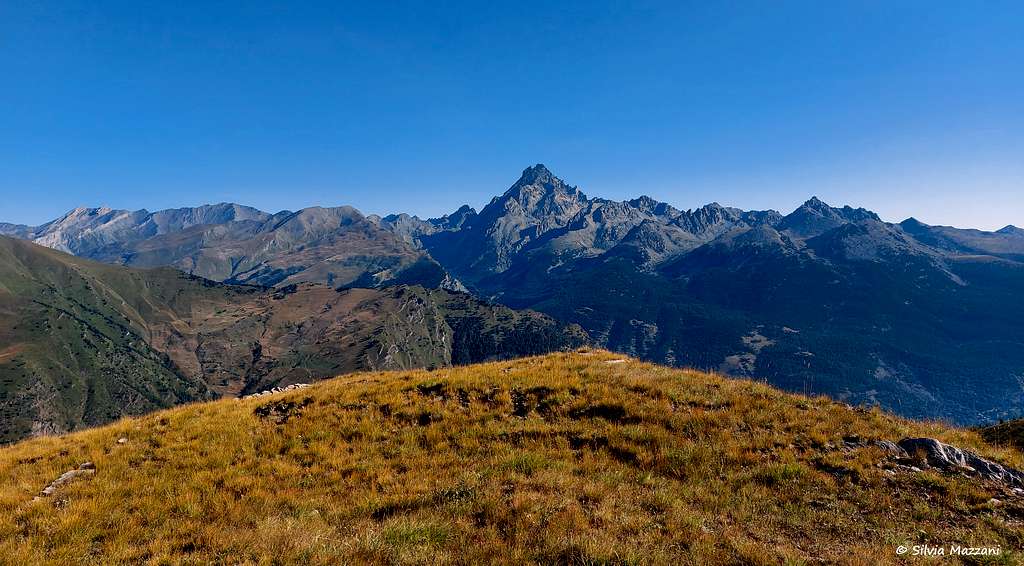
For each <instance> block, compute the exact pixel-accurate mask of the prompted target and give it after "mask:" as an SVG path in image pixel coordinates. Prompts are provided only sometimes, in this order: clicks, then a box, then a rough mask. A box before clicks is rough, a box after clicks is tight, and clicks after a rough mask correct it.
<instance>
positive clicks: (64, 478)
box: [32, 462, 96, 501]
mask: <svg viewBox="0 0 1024 566" xmlns="http://www.w3.org/2000/svg"><path fill="white" fill-rule="evenodd" d="M95 473H96V465H95V464H93V463H92V462H83V463H82V464H81V465H80V466H78V468H76V469H74V470H68V471H66V472H64V473H63V474H61V475H60V477H59V478H57V479H55V480H53V481H52V482H50V485H48V486H46V487H45V488H43V491H41V492H39V495H37V496H35V497H33V498H32V501H39V500H40V499H42V498H44V497H49V496H51V495H53V493H54V492H55V491H57V489H58V488H60V487H61V486H63V485H65V484H67V483H68V482H70V481H71V480H73V479H75V478H78V477H81V476H91V475H92V474H95Z"/></svg>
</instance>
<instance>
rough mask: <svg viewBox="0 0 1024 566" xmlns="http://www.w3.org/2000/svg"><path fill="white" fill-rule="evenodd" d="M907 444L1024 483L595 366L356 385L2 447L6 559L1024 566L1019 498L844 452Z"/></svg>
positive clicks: (811, 414) (650, 370) (554, 357)
mask: <svg viewBox="0 0 1024 566" xmlns="http://www.w3.org/2000/svg"><path fill="white" fill-rule="evenodd" d="M906 436H928V437H935V438H939V439H941V440H943V441H945V442H949V443H951V444H955V445H957V446H961V447H965V448H970V449H972V450H975V451H977V452H978V453H980V454H982V455H984V456H985V457H988V458H992V459H995V460H998V461H1000V462H1003V463H1005V464H1007V465H1011V466H1014V467H1018V468H1020V467H1024V456H1022V455H1021V453H1020V452H1018V451H1016V450H1013V449H1011V448H1005V447H1002V448H1000V447H993V446H990V445H988V444H986V443H985V442H984V441H983V440H982V439H981V438H980V437H979V436H978V434H977V433H976V432H973V431H969V430H964V429H954V428H949V427H946V426H944V425H941V424H937V423H919V422H912V421H906V420H903V419H899V418H896V417H893V416H890V415H888V414H885V413H883V412H881V411H878V410H863V409H854V408H851V407H848V406H846V405H843V404H840V403H836V402H833V401H830V400H827V399H825V398H806V397H801V396H796V395H790V394H786V393H782V392H780V391H778V390H775V389H772V388H770V387H768V386H765V385H762V384H758V383H754V382H749V381H740V380H731V379H725V378H722V377H719V376H714V375H708V374H702V373H698V372H690V371H682V370H677V369H670V368H665V367H660V366H655V365H651V364H646V363H641V362H637V361H634V360H631V359H624V358H622V357H621V356H620V355H617V354H612V353H609V352H604V351H580V352H575V353H563V354H551V355H547V356H541V357H533V358H524V359H519V360H514V361H505V362H494V363H488V364H480V365H474V366H465V367H458V368H450V369H441V370H436V371H425V370H416V371H397V372H382V373H356V374H351V375H346V376H342V377H338V378H336V379H332V380H328V381H324V382H321V383H318V384H316V385H314V386H312V387H309V388H306V389H302V390H298V391H294V392H288V393H282V394H278V395H273V396H264V397H260V398H254V399H244V400H234V399H226V400H220V401H214V402H208V403H198V404H192V405H186V406H182V407H177V408H173V409H169V410H166V411H162V412H159V413H154V414H150V415H147V416H143V417H134V418H127V419H123V420H120V421H118V422H116V423H114V424H111V425H108V426H104V427H102V428H96V429H91V430H85V431H82V432H77V433H73V434H69V435H66V436H61V437H46V438H37V439H32V440H28V441H24V442H21V443H18V444H16V445H13V446H9V447H6V448H3V449H0V478H2V480H0V556H5V557H7V560H9V561H10V562H11V563H23V564H32V563H61V564H69V563H86V562H88V563H96V562H101V563H124V562H154V563H156V562H175V563H177V562H188V563H254V564H255V563H273V562H275V561H278V562H283V563H295V562H303V563H314V564H326V563H335V562H336V561H337V560H339V559H344V560H350V561H356V562H378V563H380V562H391V563H467V562H471V563H481V562H499V563H500V562H504V563H522V562H539V563H550V562H573V563H637V564H654V563H671V562H676V563H698V564H700V563H703V564H730V563H733V564H779V563H787V564H805V563H807V564H809V563H816V562H819V561H821V560H823V561H824V562H826V563H840V564H868V563H879V564H887V563H899V560H900V558H899V557H898V556H897V555H896V554H895V550H894V549H895V547H896V545H898V544H904V543H911V544H923V543H929V544H950V543H959V544H962V545H979V546H980V545H986V546H992V545H995V546H999V547H1000V548H1001V549H1003V555H1002V556H1001V557H999V560H1000V561H1001V562H997V563H1015V562H1017V561H1019V560H1020V558H1021V555H1020V554H1019V550H1018V549H1020V548H1021V547H1022V546H1024V534H1022V533H1024V530H1022V528H1021V519H1022V517H1024V503H1022V502H1021V501H1019V500H1013V499H1006V498H1005V495H1004V494H1002V493H1001V492H999V490H998V488H997V487H996V486H992V485H987V484H983V483H979V482H977V481H975V480H973V479H971V478H966V477H961V476H955V475H952V476H951V475H944V474H941V473H938V472H935V471H924V472H920V473H902V472H900V473H894V472H893V470H891V469H888V470H887V469H884V468H885V466H884V464H883V465H880V464H882V462H883V460H884V455H883V454H882V452H881V451H880V450H879V449H877V448H875V447H871V446H866V447H853V448H851V447H849V445H848V443H847V441H848V440H849V439H851V438H860V439H865V440H874V439H888V440H895V439H899V438H902V437H906ZM86 461H88V462H92V463H94V465H95V467H96V472H95V474H93V475H91V476H88V477H85V478H83V479H79V480H75V481H72V482H71V483H69V484H68V485H66V486H63V487H62V488H60V489H59V490H58V491H57V492H56V493H55V494H54V495H52V496H50V497H46V498H42V499H40V500H38V501H33V497H34V496H35V495H36V494H38V493H39V491H40V490H41V489H42V488H43V487H45V486H46V484H47V483H49V482H50V481H51V480H53V479H54V478H56V477H58V476H59V475H61V474H62V473H64V472H65V471H67V470H70V469H74V468H76V467H78V466H79V465H80V464H82V463H83V462H86ZM993 497H998V498H1001V499H1002V500H1001V501H1000V502H998V503H993V502H992V501H991V500H992V498H993Z"/></svg>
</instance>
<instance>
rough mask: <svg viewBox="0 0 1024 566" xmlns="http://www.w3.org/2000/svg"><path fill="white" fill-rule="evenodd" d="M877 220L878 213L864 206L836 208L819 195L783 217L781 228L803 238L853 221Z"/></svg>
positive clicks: (878, 220) (878, 219)
mask: <svg viewBox="0 0 1024 566" xmlns="http://www.w3.org/2000/svg"><path fill="white" fill-rule="evenodd" d="M864 221H876V222H880V221H881V219H880V218H879V217H878V215H877V214H875V213H874V212H871V211H870V210H866V209H863V208H852V207H850V206H844V207H843V208H834V207H832V206H829V205H828V204H826V203H825V202H824V201H822V200H821V199H819V198H818V197H811V198H810V200H808V201H807V202H805V203H804V204H802V205H800V207H799V208H797V209H796V210H794V211H793V212H792V213H790V214H789V215H787V216H785V217H784V218H782V221H781V222H780V223H779V228H780V229H782V230H786V231H788V232H789V233H790V234H793V235H795V236H798V237H801V238H809V237H813V236H817V235H819V234H824V233H825V232H827V231H829V230H832V229H833V228H836V227H838V226H842V225H843V224H847V223H851V222H864Z"/></svg>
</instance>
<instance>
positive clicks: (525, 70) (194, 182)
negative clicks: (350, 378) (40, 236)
mask: <svg viewBox="0 0 1024 566" xmlns="http://www.w3.org/2000/svg"><path fill="white" fill-rule="evenodd" d="M299 4H302V5H301V6H300V5H299ZM1022 28H1024V4H1022V3H1020V2H913V1H907V2H891V1H884V2H870V1H856V2H757V1H745V2H724V1H723V2H692V3H688V2H680V1H677V2H664V3H659V2H638V3H629V4H627V3H620V2H600V1H592V2H580V3H576V4H560V3H553V2H549V3H541V2H537V3H534V2H523V1H517V2H507V3H505V2H494V3H483V2H481V3H478V2H443V1H434V2H417V3H389V2H388V3H386V2H380V3H377V2H360V3H346V2H324V3H315V2H302V3H298V2H283V1H282V2H244V3H243V2H238V3H225V2H145V1H132V2H115V1H107V2H81V3H77V2H47V1H23V0H9V1H6V2H3V3H0V196H2V203H3V204H2V206H0V221H9V222H22V223H29V224H34V223H39V222H42V221H44V220H47V219H50V218H53V217H55V216H57V215H59V214H61V213H62V212H64V211H66V210H68V209H70V208H73V207H75V206H80V205H90V206H99V205H107V206H112V207H116V208H131V209H135V208H148V209H150V210H156V209H160V208H168V207H176V206H191V205H197V204H201V203H207V202H219V201H234V202H240V203H244V204H249V205H253V206H256V207H259V208H262V209H265V210H270V211H276V210H280V209H293V210H294V209H297V208H301V207H304V206H310V205H325V206H326V205H338V204H351V205H353V206H356V207H357V208H359V209H361V210H363V211H364V212H367V213H371V212H372V213H386V212H392V211H407V212H410V213H415V214H419V215H421V216H427V215H439V214H442V213H444V212H447V211H450V210H453V209H455V208H456V207H458V206H459V205H460V204H462V203H464V202H465V203H469V204H471V205H473V206H476V207H477V208H479V207H480V206H481V205H483V204H485V203H486V202H487V200H488V199H489V198H490V197H491V196H492V195H494V194H498V193H500V192H502V191H503V190H504V189H506V188H507V187H508V186H509V185H510V184H511V183H512V182H513V181H515V179H516V178H517V176H518V174H519V172H520V171H521V170H522V169H523V168H524V167H526V166H527V165H530V164H533V163H537V162H543V163H545V164H547V165H548V166H549V167H550V168H551V169H552V170H553V171H554V172H555V173H556V174H557V175H559V176H561V177H563V178H565V179H566V180H567V181H568V182H570V183H574V184H577V185H580V186H581V188H583V189H584V190H585V191H586V192H587V193H588V194H591V195H594V196H604V197H608V198H619V199H621V198H631V197H634V196H637V195H639V194H649V195H651V196H653V197H655V198H658V199H661V200H665V201H668V202H670V203H672V204H674V205H676V206H679V207H682V208H690V207H695V206H700V205H702V204H704V203H707V202H711V201H718V202H721V203H723V204H728V205H733V206H740V207H743V208H776V209H779V210H782V211H784V212H788V211H789V210H791V209H792V208H794V207H795V206H797V205H798V204H799V203H800V202H802V201H804V200H806V199H807V198H808V197H810V196H811V195H818V196H819V197H821V198H822V199H824V200H826V201H828V202H830V203H832V204H844V203H850V204H854V205H858V206H865V207H867V208H871V209H874V210H876V211H878V212H879V213H880V214H881V215H882V217H883V218H885V219H888V220H902V219H903V218H906V217H908V216H912V215H913V216H916V217H917V218H919V219H921V220H922V221H925V222H928V223H933V224H951V225H956V226H965V227H967V226H970V227H981V228H999V227H1002V226H1004V225H1006V224H1010V223H1014V224H1018V225H1024V33H1021V29H1022Z"/></svg>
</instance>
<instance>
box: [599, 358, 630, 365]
mask: <svg viewBox="0 0 1024 566" xmlns="http://www.w3.org/2000/svg"><path fill="white" fill-rule="evenodd" d="M627 361H628V360H626V359H618V360H608V361H606V362H605V363H606V364H624V363H626V362H627Z"/></svg>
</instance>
